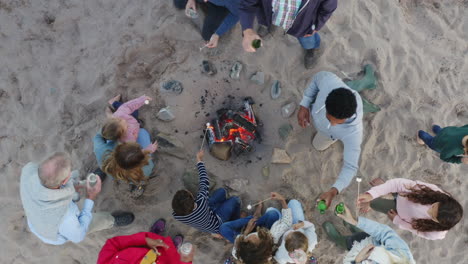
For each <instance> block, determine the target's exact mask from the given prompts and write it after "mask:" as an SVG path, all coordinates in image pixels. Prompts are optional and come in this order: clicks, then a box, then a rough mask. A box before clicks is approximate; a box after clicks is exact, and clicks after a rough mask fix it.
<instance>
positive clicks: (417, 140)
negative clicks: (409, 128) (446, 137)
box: [416, 132, 425, 145]
mask: <svg viewBox="0 0 468 264" xmlns="http://www.w3.org/2000/svg"><path fill="white" fill-rule="evenodd" d="M416 142H418V144H419V145H425V143H424V141H423V140H422V139H421V138H420V137H419V133H418V132H417V133H416Z"/></svg>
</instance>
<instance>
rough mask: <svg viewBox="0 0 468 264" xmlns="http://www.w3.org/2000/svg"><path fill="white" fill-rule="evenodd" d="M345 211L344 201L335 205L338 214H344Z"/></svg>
mask: <svg viewBox="0 0 468 264" xmlns="http://www.w3.org/2000/svg"><path fill="white" fill-rule="evenodd" d="M344 212H345V207H344V203H339V204H337V205H336V207H335V213H336V214H343V213H344Z"/></svg>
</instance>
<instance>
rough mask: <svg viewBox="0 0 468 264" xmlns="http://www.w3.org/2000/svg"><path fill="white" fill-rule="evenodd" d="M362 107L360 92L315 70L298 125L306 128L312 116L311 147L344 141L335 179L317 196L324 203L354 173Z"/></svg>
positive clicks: (357, 165) (328, 203) (305, 92)
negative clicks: (312, 136) (340, 165)
mask: <svg viewBox="0 0 468 264" xmlns="http://www.w3.org/2000/svg"><path fill="white" fill-rule="evenodd" d="M362 109H363V108H362V100H361V97H360V96H359V94H358V93H357V92H355V91H353V90H352V89H351V88H349V87H348V86H347V85H346V84H345V83H344V82H343V81H342V80H341V79H340V78H339V77H338V76H336V75H335V74H333V73H331V72H319V73H317V74H315V76H314V77H313V79H312V81H311V83H310V84H309V86H308V87H307V89H306V90H305V91H304V97H303V98H302V101H301V106H300V109H299V112H298V114H297V119H298V122H299V125H300V126H301V127H303V128H305V127H306V126H308V125H309V124H310V117H311V116H312V119H313V121H314V126H315V129H316V130H317V134H316V135H315V137H314V140H313V142H312V145H313V146H314V148H315V149H316V150H318V151H323V150H326V149H327V148H328V147H330V146H331V145H332V144H333V143H335V142H336V141H337V140H340V141H341V142H343V146H344V151H343V167H342V168H341V172H340V174H339V175H338V179H337V180H336V181H335V184H333V186H332V187H331V188H330V190H329V191H327V192H325V193H322V194H321V195H320V198H319V200H325V201H326V203H327V207H329V206H330V204H331V202H332V200H333V199H334V198H335V196H336V195H337V194H338V193H339V192H341V191H342V190H343V189H344V188H346V187H347V186H348V185H349V184H350V183H351V180H352V179H353V177H354V176H355V175H356V173H357V170H358V167H359V164H358V162H359V156H360V155H361V142H362V130H363V126H362V116H363V110H362Z"/></svg>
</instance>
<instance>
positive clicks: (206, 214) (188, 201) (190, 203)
mask: <svg viewBox="0 0 468 264" xmlns="http://www.w3.org/2000/svg"><path fill="white" fill-rule="evenodd" d="M203 155H204V152H203V151H202V150H200V151H199V152H198V153H197V162H198V163H197V168H198V174H199V185H198V194H197V196H196V197H194V195H193V194H192V193H191V192H190V191H188V190H179V191H177V192H176V194H175V195H174V198H172V210H173V212H172V215H173V216H174V218H175V219H176V220H178V221H180V222H182V223H184V224H186V225H189V226H191V227H194V228H196V229H198V230H200V231H202V232H208V233H212V234H219V230H220V229H219V227H220V226H221V224H223V223H224V222H228V221H232V220H236V219H238V218H239V216H240V199H239V197H236V196H234V197H231V198H229V199H226V196H227V193H226V190H225V189H224V188H221V189H217V190H216V191H215V192H214V193H213V194H212V195H211V196H210V194H209V191H210V180H209V178H208V175H207V173H206V169H205V164H204V162H203ZM217 237H219V235H218V236H217Z"/></svg>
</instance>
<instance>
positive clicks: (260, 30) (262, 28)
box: [257, 25, 270, 38]
mask: <svg viewBox="0 0 468 264" xmlns="http://www.w3.org/2000/svg"><path fill="white" fill-rule="evenodd" d="M268 34H270V29H269V28H268V27H266V26H264V25H258V29H257V35H258V36H259V37H261V38H265V37H266V35H268Z"/></svg>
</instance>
